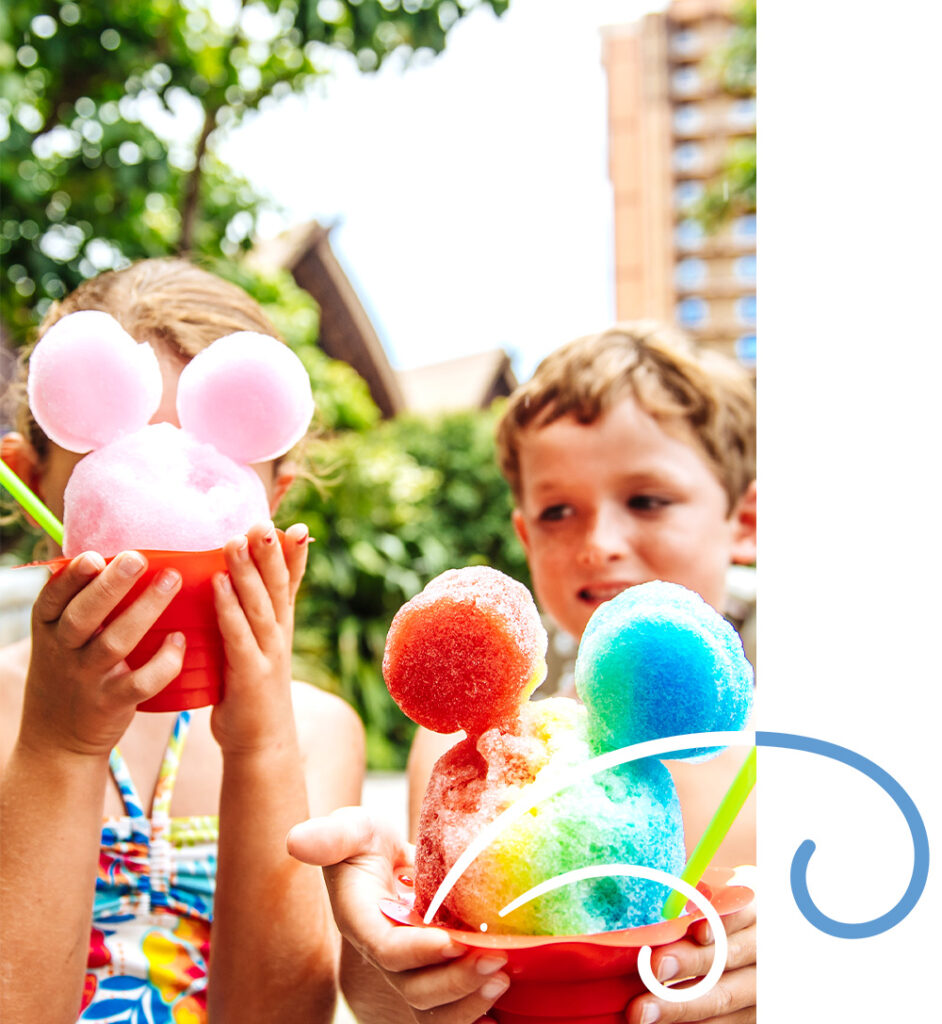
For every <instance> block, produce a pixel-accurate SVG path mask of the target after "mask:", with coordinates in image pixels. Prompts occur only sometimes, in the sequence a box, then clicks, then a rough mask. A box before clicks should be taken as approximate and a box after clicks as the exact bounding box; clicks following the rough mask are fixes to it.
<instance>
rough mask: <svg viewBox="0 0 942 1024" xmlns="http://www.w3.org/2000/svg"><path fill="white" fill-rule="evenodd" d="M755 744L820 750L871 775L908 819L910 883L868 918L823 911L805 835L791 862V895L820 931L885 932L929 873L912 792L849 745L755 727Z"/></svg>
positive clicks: (850, 935) (845, 934)
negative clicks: (839, 917) (812, 885)
mask: <svg viewBox="0 0 942 1024" xmlns="http://www.w3.org/2000/svg"><path fill="white" fill-rule="evenodd" d="M756 746H757V747H782V748H785V749H787V750H803V751H806V752H807V753H810V754H820V755H822V756H823V757H830V758H831V759H832V760H835V761H841V762H842V763H843V764H846V765H849V766H850V767H851V768H856V769H857V771H859V772H862V773H863V774H864V775H866V776H867V777H868V778H869V779H872V780H873V781H874V782H875V783H876V784H877V785H878V786H880V788H881V789H883V790H884V792H886V793H887V794H888V795H889V797H890V799H892V800H893V802H894V803H895V804H896V806H897V807H898V808H899V809H900V811H901V812H902V814H903V817H904V818H905V819H906V824H907V825H908V826H909V831H910V833H911V835H912V840H913V873H912V876H911V877H910V880H909V886H908V887H907V889H906V892H905V893H903V896H902V898H901V899H900V901H899V902H898V903H897V904H896V906H895V907H893V908H892V909H891V910H888V911H887V912H886V913H885V914H881V915H880V916H879V917H875V918H874V919H873V920H872V921H860V922H854V923H849V922H846V921H836V920H835V919H834V918H833V917H828V915H827V914H824V913H822V912H821V911H820V910H819V909H818V906H817V904H816V903H815V902H814V900H813V899H812V898H811V894H810V893H809V892H808V862H809V861H810V860H811V855H812V853H814V851H815V844H814V842H813V841H812V840H810V839H806V840H805V841H804V842H803V843H801V845H800V846H799V847H798V849H797V850H796V851H795V856H794V857H793V858H792V867H791V887H792V895H793V896H794V897H795V903H796V904H797V906H798V909H799V910H800V911H801V913H802V914H803V915H804V917H805V919H806V920H807V921H808V922H809V923H810V924H812V925H814V927H815V928H817V929H818V930H819V931H822V932H825V933H826V934H827V935H833V936H835V937H836V938H839V939H866V938H870V937H871V936H873V935H879V934H880V933H881V932H885V931H889V929H890V928H892V927H893V926H894V925H897V924H899V922H900V921H902V920H903V918H904V917H906V915H907V914H908V913H909V912H910V911H911V910H912V909H913V907H914V906H915V905H916V904H917V903H918V902H919V898H920V897H921V896H922V891H923V889H924V888H925V886H926V880H927V879H928V877H929V836H928V833H927V832H926V826H925V824H924V823H923V820H922V817H921V815H920V814H919V811H918V810H917V808H916V805H915V803H914V802H913V800H912V798H911V797H910V795H909V794H908V793H907V792H906V790H905V789H903V787H902V786H901V785H900V784H899V783H898V782H897V781H896V779H894V778H893V776H892V775H890V774H889V773H888V772H886V771H884V770H883V769H882V768H881V767H880V766H879V765H877V764H874V762H873V761H870V760H869V759H868V758H866V757H863V756H862V755H861V754H858V753H856V752H855V751H853V750H848V749H847V747H841V746H838V745H837V744H836V743H828V742H827V741H826V740H818V739H814V738H813V737H811V736H799V735H797V734H795V733H788V732H764V731H758V730H757V731H756Z"/></svg>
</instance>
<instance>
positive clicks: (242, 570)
mask: <svg viewBox="0 0 942 1024" xmlns="http://www.w3.org/2000/svg"><path fill="white" fill-rule="evenodd" d="M307 546H308V533H307V527H306V526H304V525H303V524H301V523H296V524H295V525H294V526H292V527H290V528H289V529H288V531H287V532H286V533H285V534H284V535H283V536H282V537H280V536H279V534H278V532H277V531H276V530H275V528H274V526H272V525H271V523H267V524H258V525H256V526H253V527H252V528H251V529H250V530H249V531H248V534H247V535H246V536H245V537H238V538H236V539H234V540H231V541H229V543H228V544H226V546H225V556H226V566H227V568H228V570H229V571H228V573H217V575H216V576H215V577H214V579H213V586H214V589H215V596H216V615H217V617H218V620H219V628H220V630H221V632H222V639H223V646H224V648H225V655H226V666H225V688H224V691H223V699H222V700H221V701H220V702H219V704H217V705H216V707H215V708H213V712H212V718H211V723H212V730H213V735H214V736H215V737H216V742H217V743H218V744H219V746H220V748H221V749H222V751H223V753H224V754H225V753H255V752H266V751H269V750H271V749H272V745H273V744H277V743H279V742H280V741H281V740H282V739H283V738H284V737H285V736H286V735H290V733H286V731H285V730H292V731H293V730H294V717H293V712H292V708H291V643H292V637H293V635H294V599H295V596H296V595H297V592H298V586H299V585H300V583H301V578H302V576H303V575H304V567H305V565H306V564H307Z"/></svg>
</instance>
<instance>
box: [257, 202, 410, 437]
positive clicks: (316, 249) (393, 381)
mask: <svg viewBox="0 0 942 1024" xmlns="http://www.w3.org/2000/svg"><path fill="white" fill-rule="evenodd" d="M329 235H330V228H329V227H325V226H324V225H322V224H319V223H318V222H317V221H309V222H308V223H306V224H300V225H298V227H296V228H292V229H291V230H290V231H287V232H285V233H284V234H282V235H279V236H278V237H277V238H274V239H272V240H271V241H267V242H262V243H259V244H258V245H257V246H256V247H255V248H254V249H253V251H252V254H251V256H250V259H251V261H252V262H253V263H256V264H257V265H260V266H274V267H280V268H282V269H284V270H288V271H290V273H291V275H292V276H293V277H294V279H295V281H297V283H298V285H299V286H300V287H301V288H303V289H304V290H305V291H307V292H308V293H309V294H310V295H312V296H313V297H314V299H315V301H316V302H317V304H318V306H320V310H321V319H320V338H319V344H320V346H321V348H322V349H323V350H324V351H325V352H326V353H327V355H329V356H330V357H331V358H332V359H340V360H343V362H345V363H349V364H350V366H352V367H353V369H354V370H356V371H357V373H359V374H360V376H361V377H362V378H363V379H364V380H365V381H366V383H367V386H368V387H369V389H370V394H371V395H372V396H373V401H374V402H376V404H377V405H378V406H379V408H380V410H381V411H382V414H383V416H385V417H391V416H395V414H396V413H397V412H401V411H402V410H403V409H404V408H405V400H404V399H403V395H402V391H401V389H400V386H399V381H398V379H397V377H396V373H395V371H394V370H393V368H392V367H391V366H390V364H389V360H388V358H387V357H386V351H385V349H384V348H383V344H382V342H381V341H380V339H379V336H378V335H377V333H376V330H375V328H374V327H373V325H372V323H371V322H370V318H369V316H368V315H367V313H366V310H365V309H364V308H363V304H362V303H361V302H360V300H359V298H358V297H357V294H356V292H355V291H354V289H353V285H352V284H351V283H350V280H349V279H348V277H347V275H346V273H345V272H344V270H343V268H342V267H341V265H340V263H339V261H338V260H337V257H336V256H335V255H334V252H333V250H332V249H331V247H330V240H329Z"/></svg>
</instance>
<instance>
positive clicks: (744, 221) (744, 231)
mask: <svg viewBox="0 0 942 1024" xmlns="http://www.w3.org/2000/svg"><path fill="white" fill-rule="evenodd" d="M733 234H734V235H735V236H736V237H737V238H744V239H746V238H748V239H753V238H755V237H756V215H755V214H754V213H747V214H744V215H743V216H742V217H737V218H736V219H735V220H734V221H733Z"/></svg>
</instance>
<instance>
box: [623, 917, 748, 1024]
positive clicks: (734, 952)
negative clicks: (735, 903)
mask: <svg viewBox="0 0 942 1024" xmlns="http://www.w3.org/2000/svg"><path fill="white" fill-rule="evenodd" d="M723 923H724V924H725V925H726V934H727V937H728V938H729V954H728V956H727V960H726V970H725V971H724V972H723V975H722V977H721V978H720V980H719V981H718V982H717V983H716V985H715V986H714V987H713V988H712V989H711V990H710V991H709V992H708V993H707V994H706V995H705V996H701V997H700V998H699V999H691V1000H690V1002H689V1003H668V1002H664V1001H663V1000H660V999H658V998H657V996H654V995H651V994H650V993H649V994H647V995H643V996H638V997H637V998H635V999H633V1000H632V1001H631V1002H630V1003H629V1004H628V1010H627V1013H626V1018H627V1020H628V1024H655V1022H657V1024H669V1022H671V1021H706V1022H709V1024H754V1022H755V1019H756V905H755V901H753V902H752V903H750V904H749V906H747V907H744V908H743V909H742V910H740V911H737V912H736V913H735V914H730V915H729V917H724V918H723ZM712 962H713V935H712V932H711V930H710V926H709V925H708V924H707V922H706V921H698V922H697V923H696V924H695V925H694V926H693V927H692V928H691V929H690V931H689V932H688V933H687V936H686V937H685V938H683V939H680V940H679V941H677V942H672V943H670V944H669V945H667V946H659V947H657V948H656V949H654V950H653V951H652V954H651V969H652V970H653V971H654V976H655V977H656V978H657V979H658V981H662V982H664V983H666V984H671V980H670V979H671V978H690V979H692V980H691V982H690V983H691V984H693V982H694V981H696V980H699V979H700V978H702V977H703V975H705V974H706V973H707V971H708V970H709V969H710V964H711V963H712ZM679 987H681V988H682V987H683V984H681V985H680V986H679Z"/></svg>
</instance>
